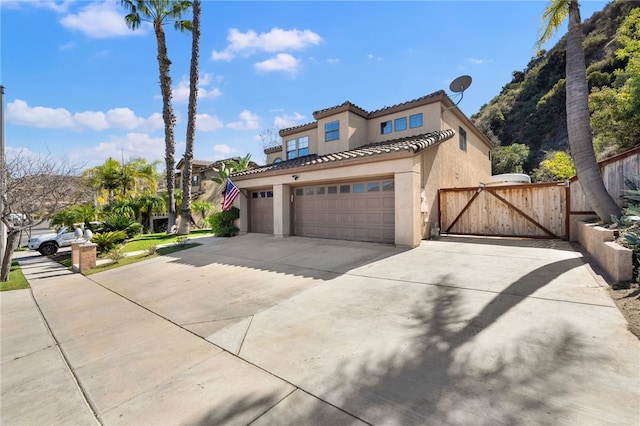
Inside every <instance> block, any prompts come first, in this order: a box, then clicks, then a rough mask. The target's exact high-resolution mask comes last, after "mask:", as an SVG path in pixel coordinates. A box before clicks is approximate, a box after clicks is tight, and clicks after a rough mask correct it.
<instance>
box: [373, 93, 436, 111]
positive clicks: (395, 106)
mask: <svg viewBox="0 0 640 426" xmlns="http://www.w3.org/2000/svg"><path fill="white" fill-rule="evenodd" d="M440 95H446V93H445V91H444V90H438V91H437V92H433V93H430V94H428V95H425V96H421V97H419V98H416V99H412V100H410V101H405V102H401V103H399V104H395V105H391V106H386V107H384V108H380V109H376V110H374V111H371V112H369V115H372V114H376V113H379V112H382V111H386V110H388V109H393V108H397V107H400V106H403V105H408V104H412V103H414V102H420V101H423V100H425V99H429V98H433V97H435V96H440Z"/></svg>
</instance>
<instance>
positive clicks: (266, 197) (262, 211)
mask: <svg viewBox="0 0 640 426" xmlns="http://www.w3.org/2000/svg"><path fill="white" fill-rule="evenodd" d="M250 210H251V232H255V233H259V234H273V192H272V191H266V190H265V191H254V192H252V193H251V207H250Z"/></svg>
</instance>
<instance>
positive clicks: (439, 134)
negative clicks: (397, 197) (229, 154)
mask: <svg viewBox="0 0 640 426" xmlns="http://www.w3.org/2000/svg"><path fill="white" fill-rule="evenodd" d="M455 134H456V132H455V131H454V130H453V129H447V130H439V131H436V132H431V133H425V134H422V135H416V136H408V137H404V138H398V139H391V140H388V141H384V142H377V143H372V144H368V145H363V146H361V147H358V148H356V149H352V150H349V151H341V152H334V153H331V154H325V155H317V154H312V155H306V156H304V157H298V158H293V159H291V160H286V161H282V162H280V163H273V164H268V165H266V166H262V167H257V168H255V169H251V170H245V171H242V172H238V173H234V174H233V175H232V176H234V177H238V176H249V175H256V174H259V173H265V172H274V173H277V172H278V171H280V170H288V169H292V168H299V167H308V166H313V165H316V164H326V163H337V162H340V161H345V160H351V159H357V158H367V157H372V156H378V155H385V154H393V153H398V152H408V153H411V154H417V153H418V152H420V151H423V150H425V149H427V148H429V147H431V146H434V145H436V144H439V143H440V142H444V141H446V140H448V139H451V138H452V137H453V136H454V135H455Z"/></svg>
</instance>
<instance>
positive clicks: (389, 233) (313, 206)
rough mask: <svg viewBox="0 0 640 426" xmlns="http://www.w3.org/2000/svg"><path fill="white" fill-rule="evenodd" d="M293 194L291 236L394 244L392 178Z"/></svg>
mask: <svg viewBox="0 0 640 426" xmlns="http://www.w3.org/2000/svg"><path fill="white" fill-rule="evenodd" d="M294 194H295V196H294V234H295V235H299V236H305V237H316V238H333V239H339V240H354V241H373V242H385V243H393V242H394V241H395V219H394V185H393V180H392V179H380V180H369V181H364V182H345V183H340V184H331V185H314V186H305V187H300V188H295V192H294Z"/></svg>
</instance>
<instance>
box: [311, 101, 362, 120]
mask: <svg viewBox="0 0 640 426" xmlns="http://www.w3.org/2000/svg"><path fill="white" fill-rule="evenodd" d="M346 110H349V111H353V112H355V113H356V114H360V115H361V116H363V117H365V118H366V117H367V116H368V115H369V112H367V111H366V110H365V109H363V108H360V107H359V106H358V105H356V104H354V103H352V102H351V101H344V102H343V103H342V104H340V105H336V106H332V107H329V108H324V109H321V110H318V111H314V112H313V118H315V119H316V120H317V119H318V118H321V117H323V116H326V115H331V114H334V113H336V112H340V111H346ZM327 113H331V114H327Z"/></svg>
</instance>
